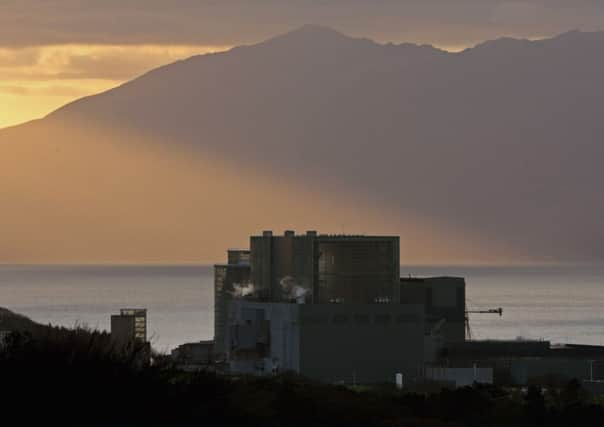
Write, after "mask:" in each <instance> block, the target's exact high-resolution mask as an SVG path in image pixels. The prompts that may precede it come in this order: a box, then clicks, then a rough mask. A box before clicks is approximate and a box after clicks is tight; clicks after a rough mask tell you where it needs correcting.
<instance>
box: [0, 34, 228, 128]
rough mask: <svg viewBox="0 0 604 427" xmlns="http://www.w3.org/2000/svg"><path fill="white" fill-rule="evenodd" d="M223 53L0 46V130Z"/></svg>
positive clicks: (152, 48) (155, 47)
mask: <svg viewBox="0 0 604 427" xmlns="http://www.w3.org/2000/svg"><path fill="white" fill-rule="evenodd" d="M226 49H228V46H186V45H183V46H179V45H176V46H170V45H83V44H68V45H53V46H37V47H22V48H0V128H3V127H7V126H12V125H16V124H19V123H22V122H26V121H29V120H32V119H37V118H41V117H43V116H45V115H46V114H48V113H50V112H51V111H53V110H55V109H57V108H59V107H61V106H62V105H64V104H66V103H68V102H71V101H73V100H75V99H78V98H81V97H83V96H87V95H92V94H95V93H99V92H102V91H105V90H107V89H110V88H112V87H115V86H118V85H120V84H121V83H124V82H125V81H128V80H131V79H133V78H135V77H137V76H139V75H141V74H143V73H144V72H146V71H148V70H150V69H153V68H155V67H158V66H160V65H164V64H167V63H170V62H174V61H177V60H179V59H184V58H188V57H190V56H193V55H199V54H204V53H210V52H218V51H223V50H226Z"/></svg>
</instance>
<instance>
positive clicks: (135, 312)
mask: <svg viewBox="0 0 604 427" xmlns="http://www.w3.org/2000/svg"><path fill="white" fill-rule="evenodd" d="M111 337H112V338H113V340H114V341H115V342H117V343H120V344H122V345H126V344H133V343H136V342H139V343H146V342H147V310H146V309H144V308H123V309H121V310H120V314H118V315H112V316H111Z"/></svg>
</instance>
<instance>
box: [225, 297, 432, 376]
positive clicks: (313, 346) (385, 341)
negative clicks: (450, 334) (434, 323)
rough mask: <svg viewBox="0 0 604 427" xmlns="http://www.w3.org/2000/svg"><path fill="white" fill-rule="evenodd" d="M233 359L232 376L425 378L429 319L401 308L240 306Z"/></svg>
mask: <svg viewBox="0 0 604 427" xmlns="http://www.w3.org/2000/svg"><path fill="white" fill-rule="evenodd" d="M228 323H229V328H228V330H227V346H228V349H227V353H228V360H229V365H230V368H231V371H232V372H235V373H247V374H257V375H270V374H274V373H278V372H288V371H289V372H296V373H298V374H301V375H304V376H306V377H309V378H313V379H317V380H321V381H327V382H343V383H380V382H392V381H393V380H394V377H395V375H396V374H397V373H402V374H403V375H404V376H405V378H407V379H408V380H413V379H416V378H418V377H420V376H421V375H422V369H423V365H424V351H423V346H424V332H423V331H424V311H423V307H421V306H418V305H400V304H292V303H267V302H254V301H245V300H236V301H232V302H231V304H230V309H229V322H228Z"/></svg>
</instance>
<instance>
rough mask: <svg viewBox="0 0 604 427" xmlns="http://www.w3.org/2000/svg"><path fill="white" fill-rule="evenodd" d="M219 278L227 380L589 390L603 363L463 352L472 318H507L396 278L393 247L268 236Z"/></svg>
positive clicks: (566, 356) (457, 291)
mask: <svg viewBox="0 0 604 427" xmlns="http://www.w3.org/2000/svg"><path fill="white" fill-rule="evenodd" d="M214 272H215V275H214V278H215V281H214V282H215V283H214V285H215V286H214V290H215V322H214V323H215V324H214V328H215V342H214V346H215V355H214V360H219V361H224V362H226V363H225V366H226V369H227V370H228V371H230V372H231V373H233V374H254V375H271V374H275V373H279V372H295V373H298V374H301V375H304V376H307V377H309V378H312V379H317V380H321V381H327V382H332V383H334V382H336V383H337V382H343V383H382V382H390V383H391V382H393V380H394V378H395V376H396V378H397V381H398V378H400V377H401V376H400V374H402V378H403V381H404V383H405V384H408V383H409V382H415V381H418V382H423V381H435V382H442V383H450V384H453V385H463V384H470V383H472V382H473V381H479V382H480V381H485V382H493V381H494V374H495V376H498V377H501V375H502V372H503V375H504V376H505V377H507V378H509V379H511V380H512V381H514V382H516V383H518V384H525V383H527V382H528V381H532V380H534V378H535V377H539V376H544V375H549V376H551V375H556V376H559V377H561V378H567V377H572V376H575V377H580V378H582V379H585V377H586V375H587V374H586V372H588V370H587V367H589V372H590V378H592V377H593V375H591V374H592V373H593V372H594V363H595V362H597V361H603V360H604V357H603V355H604V349H603V348H600V347H598V348H594V347H593V346H591V347H589V346H571V345H567V346H566V347H564V349H562V350H560V349H557V348H555V347H553V346H550V343H549V342H536V341H526V340H516V341H472V340H468V338H469V337H470V334H469V332H470V330H469V327H468V326H469V325H468V314H469V313H495V314H499V315H501V313H502V310H501V309H500V308H499V309H488V310H468V309H467V307H466V283H465V279H464V278H462V277H424V278H418V277H403V278H401V277H400V266H399V238H398V237H396V236H355V235H325V234H318V233H317V232H315V231H308V232H306V233H305V234H302V235H296V234H295V233H294V232H293V231H286V232H285V233H284V234H283V235H274V234H273V233H272V232H271V231H265V232H263V233H262V235H258V236H251V237H250V248H249V250H247V249H241V250H229V251H228V261H227V263H226V264H217V265H216V266H215V270H214ZM112 320H113V319H112ZM124 321H126V320H124ZM112 330H113V321H112ZM216 353H217V354H218V356H217V355H216ZM598 363H599V362H598ZM602 365H603V366H604V362H602ZM571 368H572V369H571Z"/></svg>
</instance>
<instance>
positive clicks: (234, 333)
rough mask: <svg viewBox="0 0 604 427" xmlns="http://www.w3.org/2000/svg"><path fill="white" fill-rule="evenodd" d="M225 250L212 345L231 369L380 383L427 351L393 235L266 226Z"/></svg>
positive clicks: (414, 366)
mask: <svg viewBox="0 0 604 427" xmlns="http://www.w3.org/2000/svg"><path fill="white" fill-rule="evenodd" d="M228 258H229V262H228V263H227V264H218V265H216V266H215V276H214V277H215V346H216V351H217V353H218V354H221V353H222V354H223V355H224V357H225V358H226V361H227V363H228V366H229V368H230V371H231V372H233V373H254V374H261V375H262V374H270V373H274V372H284V371H293V372H297V373H300V374H302V375H305V376H308V377H310V378H315V379H320V380H323V381H330V382H334V381H345V382H352V381H358V382H383V381H391V380H392V378H393V377H394V375H395V374H396V373H403V374H404V375H405V376H406V377H407V378H414V377H416V376H418V375H420V374H421V370H422V368H423V365H424V363H425V362H426V357H425V356H426V354H428V353H429V354H432V353H431V352H426V351H425V348H430V346H429V345H428V346H426V339H427V338H426V329H427V326H426V324H425V319H426V312H425V308H424V305H423V301H419V300H418V301H411V299H409V300H408V301H404V303H401V302H403V301H401V291H402V290H403V287H402V286H401V281H400V260H399V238H398V236H362V235H326V234H318V233H317V232H316V231H308V232H306V233H305V234H302V235H296V234H295V233H294V232H293V231H286V232H285V233H284V234H283V235H274V234H273V233H272V232H271V231H265V232H263V233H262V235H258V236H251V237H250V249H249V251H246V250H240V251H237V252H236V253H235V252H232V251H229V255H228ZM453 305H454V304H453ZM428 338H430V337H428Z"/></svg>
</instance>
